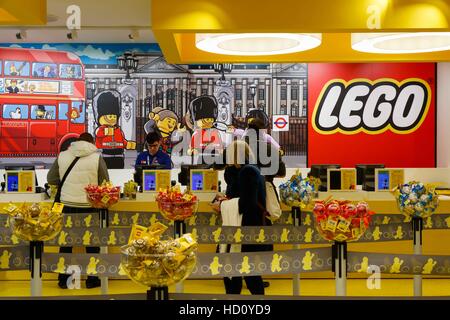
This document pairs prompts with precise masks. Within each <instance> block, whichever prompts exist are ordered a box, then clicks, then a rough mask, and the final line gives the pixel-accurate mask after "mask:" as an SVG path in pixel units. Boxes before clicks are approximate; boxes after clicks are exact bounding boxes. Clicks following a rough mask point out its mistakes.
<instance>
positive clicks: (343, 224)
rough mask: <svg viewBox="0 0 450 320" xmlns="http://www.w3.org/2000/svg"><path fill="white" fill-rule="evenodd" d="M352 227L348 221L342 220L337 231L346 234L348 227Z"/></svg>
mask: <svg viewBox="0 0 450 320" xmlns="http://www.w3.org/2000/svg"><path fill="white" fill-rule="evenodd" d="M349 226H350V221H348V220H340V221H339V223H338V225H337V229H338V230H341V231H342V232H346V231H347V230H348V227H349Z"/></svg>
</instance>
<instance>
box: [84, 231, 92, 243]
mask: <svg viewBox="0 0 450 320" xmlns="http://www.w3.org/2000/svg"><path fill="white" fill-rule="evenodd" d="M91 237H92V232H90V231H89V230H86V232H85V233H84V235H83V245H85V246H88V245H90V244H91Z"/></svg>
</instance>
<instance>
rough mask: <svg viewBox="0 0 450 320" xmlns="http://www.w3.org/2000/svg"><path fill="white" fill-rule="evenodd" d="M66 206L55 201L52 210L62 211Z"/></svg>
mask: <svg viewBox="0 0 450 320" xmlns="http://www.w3.org/2000/svg"><path fill="white" fill-rule="evenodd" d="M63 208H64V204H62V203H59V202H55V203H54V204H53V207H52V211H53V212H56V213H62V212H63Z"/></svg>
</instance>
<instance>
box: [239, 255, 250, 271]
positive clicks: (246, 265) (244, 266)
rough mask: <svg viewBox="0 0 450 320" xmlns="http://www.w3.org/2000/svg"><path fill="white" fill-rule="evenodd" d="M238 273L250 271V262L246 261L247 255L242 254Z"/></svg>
mask: <svg viewBox="0 0 450 320" xmlns="http://www.w3.org/2000/svg"><path fill="white" fill-rule="evenodd" d="M239 273H240V274H243V273H245V274H249V273H250V264H249V263H248V257H247V256H244V258H243V259H242V266H241V269H240V270H239Z"/></svg>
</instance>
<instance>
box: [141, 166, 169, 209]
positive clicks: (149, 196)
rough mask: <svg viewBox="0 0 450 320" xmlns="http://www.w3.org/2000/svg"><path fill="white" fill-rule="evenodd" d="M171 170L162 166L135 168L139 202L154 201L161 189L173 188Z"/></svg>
mask: <svg viewBox="0 0 450 320" xmlns="http://www.w3.org/2000/svg"><path fill="white" fill-rule="evenodd" d="M170 174H171V170H168V169H165V167H164V166H162V165H137V166H136V167H135V173H134V181H135V182H136V183H137V184H138V186H139V191H140V192H139V193H138V194H137V195H136V199H137V200H142V201H154V200H155V199H156V195H157V193H158V192H159V190H161V189H167V188H169V187H170V186H171V180H170Z"/></svg>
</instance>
